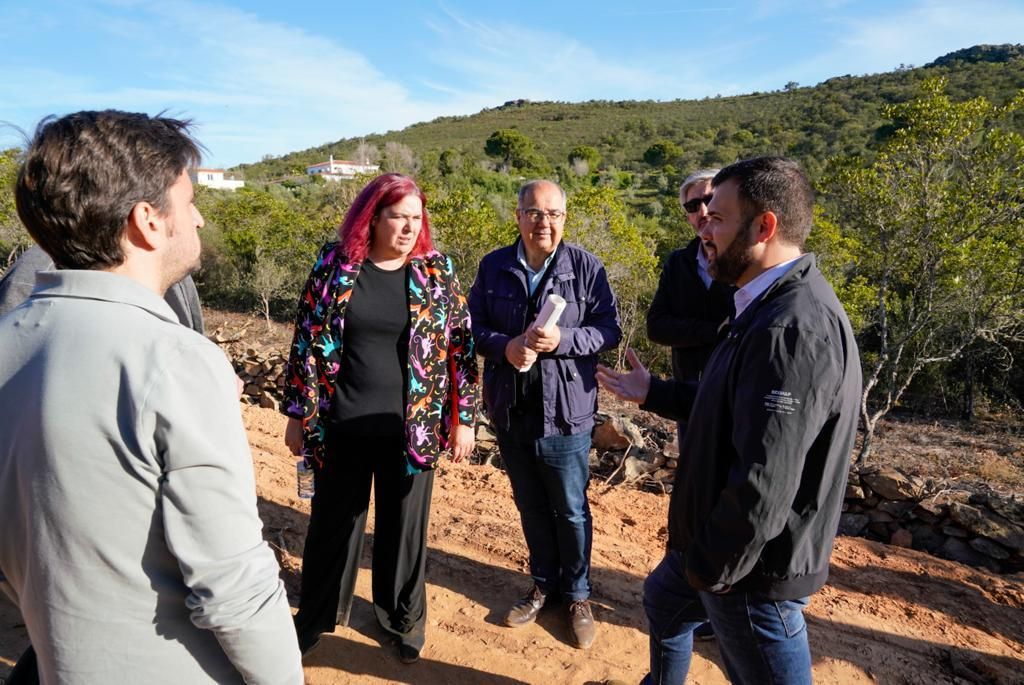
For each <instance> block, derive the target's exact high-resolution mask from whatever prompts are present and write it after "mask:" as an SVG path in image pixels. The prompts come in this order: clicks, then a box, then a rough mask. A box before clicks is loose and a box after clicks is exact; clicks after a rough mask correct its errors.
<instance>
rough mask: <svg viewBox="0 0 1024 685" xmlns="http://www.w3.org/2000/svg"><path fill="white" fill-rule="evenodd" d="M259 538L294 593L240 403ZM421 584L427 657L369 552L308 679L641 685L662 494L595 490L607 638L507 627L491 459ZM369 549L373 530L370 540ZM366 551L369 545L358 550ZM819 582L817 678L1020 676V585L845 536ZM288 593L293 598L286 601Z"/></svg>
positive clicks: (275, 509) (278, 424) (499, 488)
mask: <svg viewBox="0 0 1024 685" xmlns="http://www.w3.org/2000/svg"><path fill="white" fill-rule="evenodd" d="M245 417H246V422H247V424H248V426H249V429H250V440H251V442H252V445H253V454H254V458H255V464H256V471H257V479H258V483H259V489H260V492H259V494H260V507H261V511H262V514H263V517H264V521H265V523H266V536H267V539H268V540H270V542H271V543H272V544H273V545H274V546H275V548H277V549H278V551H279V556H280V558H281V560H282V564H283V567H284V574H285V579H286V582H287V583H288V586H289V590H290V591H291V592H292V593H293V595H294V592H295V590H296V589H297V578H298V575H297V574H298V572H299V566H300V565H299V556H300V552H301V548H302V539H303V535H304V532H305V525H306V517H307V513H308V504H307V503H306V502H303V501H300V500H298V499H296V497H295V495H294V472H293V470H292V468H293V462H292V460H291V458H290V457H289V456H288V455H287V452H286V451H285V449H284V448H283V446H282V439H281V431H282V430H283V420H282V419H281V418H280V416H279V415H277V414H275V413H273V412H271V411H269V410H261V409H256V408H250V407H247V408H246V409H245ZM438 476H439V477H438V479H437V481H436V485H435V491H434V503H433V513H432V522H431V534H430V559H429V562H428V570H427V579H428V595H429V625H428V633H427V647H426V648H425V650H424V652H423V659H422V660H421V662H420V663H418V664H416V665H414V666H404V665H402V664H401V663H400V662H399V661H398V659H397V657H396V655H395V652H394V648H393V647H391V646H390V645H389V644H386V643H385V644H384V645H381V640H383V639H384V638H383V635H382V633H381V631H380V630H379V629H378V628H377V626H376V624H375V622H374V619H373V617H372V611H371V610H370V605H369V603H368V598H369V593H370V582H369V581H370V574H369V570H368V563H367V561H368V556H366V557H365V558H364V561H363V568H364V571H363V572H362V573H361V575H360V579H359V583H358V587H357V594H358V598H357V602H356V605H355V607H354V609H353V618H352V625H351V626H350V627H348V628H339V629H338V630H337V631H336V632H335V633H334V634H333V635H330V636H326V637H325V639H324V641H323V643H322V645H321V646H320V647H319V648H318V649H317V650H316V651H314V652H313V653H312V654H310V655H309V656H308V657H307V658H306V666H307V669H306V674H307V678H308V681H309V682H310V683H312V684H313V685H321V684H323V685H327V684H341V683H360V684H361V683H427V684H430V685H434V684H441V683H459V684H460V685H461V684H470V683H481V684H482V683H495V684H497V685H512V684H513V683H538V684H543V685H559V684H561V683H573V684H582V683H593V682H600V681H602V680H603V679H604V678H607V677H610V676H615V677H620V678H623V679H625V680H627V681H630V682H636V681H639V679H640V677H641V676H642V675H643V673H644V672H645V670H646V668H645V663H646V659H647V636H646V633H645V630H644V620H643V616H642V612H641V609H640V597H641V592H642V585H643V579H644V577H645V575H646V573H647V571H648V570H649V569H650V568H651V567H652V566H653V565H654V564H655V563H656V561H657V560H658V558H659V556H660V551H661V550H662V548H663V546H664V544H665V535H666V533H665V510H666V506H667V498H665V497H661V496H658V495H653V494H648V493H641V492H636V491H633V490H629V489H624V488H607V487H605V486H603V485H601V484H600V483H599V482H597V481H594V482H592V484H591V502H592V508H593V514H594V554H593V563H594V570H593V581H594V586H595V595H594V600H595V602H596V604H597V609H596V615H597V618H598V620H599V622H600V633H599V635H598V639H597V642H596V643H595V645H594V647H593V648H592V649H591V650H589V651H587V652H583V651H579V650H576V649H573V648H572V647H570V646H569V644H568V643H567V641H566V635H565V630H566V627H565V619H564V616H563V615H562V612H561V610H560V608H558V607H553V608H552V609H550V610H546V611H545V613H544V614H542V616H541V619H540V620H539V621H538V623H537V624H535V625H532V626H528V627H526V628H523V629H519V630H513V629H509V628H505V627H504V626H502V625H501V622H500V619H501V616H502V613H503V611H504V610H505V608H506V607H507V605H508V603H509V602H511V601H512V600H513V599H514V598H515V597H516V596H517V595H519V594H520V593H521V592H522V591H523V590H524V589H526V587H527V585H528V579H527V578H526V576H525V574H524V569H525V550H524V546H523V542H522V535H521V533H520V529H519V524H518V519H517V515H516V512H515V508H514V506H513V504H512V500H511V494H510V489H509V486H508V481H507V479H506V478H505V476H504V474H503V473H502V472H500V471H497V470H495V469H493V468H491V467H488V466H468V465H458V464H448V465H445V466H444V467H443V468H442V469H441V472H440V473H439V474H438ZM368 538H369V540H372V535H371V536H368ZM367 551H368V550H367ZM832 566H833V567H832V577H831V581H830V583H829V585H828V586H826V587H825V588H824V589H823V590H822V591H821V592H819V593H818V594H817V595H816V596H815V597H814V598H813V599H812V602H811V605H810V608H809V610H808V622H809V631H810V640H811V649H812V653H813V656H814V677H815V682H817V683H826V684H827V683H862V682H880V683H927V684H928V685H934V684H938V683H964V682H979V683H982V682H995V683H1024V611H1022V609H1024V578H1022V577H1021V576H1020V575H1017V576H1014V577H1001V576H996V575H992V574H990V573H988V572H985V571H981V570H978V569H973V568H969V567H965V566H961V565H959V564H955V563H951V562H946V561H942V560H939V559H935V558H933V557H929V556H927V555H925V554H922V553H919V552H915V551H912V550H905V549H900V548H895V547H889V546H887V545H882V544H877V543H872V542H867V541H864V540H860V539H854V538H841V539H839V541H838V543H837V545H836V551H835V554H834V556H833V564H832ZM293 598H294V597H293ZM24 644H25V633H24V629H23V627H21V626H20V623H19V619H18V615H17V612H16V611H14V610H13V609H12V608H11V607H10V606H9V605H8V604H6V603H0V675H2V674H3V673H5V672H6V671H7V670H8V669H9V667H10V665H11V664H12V663H13V660H14V659H16V658H17V654H18V653H20V650H21V648H22V647H23V646H24ZM690 682H694V683H724V682H727V679H726V677H725V675H724V671H723V669H722V666H721V661H720V659H719V657H718V654H717V649H716V647H715V646H714V645H713V644H710V645H708V644H701V645H699V646H698V648H697V655H696V657H695V659H694V662H693V668H692V670H691V679H690Z"/></svg>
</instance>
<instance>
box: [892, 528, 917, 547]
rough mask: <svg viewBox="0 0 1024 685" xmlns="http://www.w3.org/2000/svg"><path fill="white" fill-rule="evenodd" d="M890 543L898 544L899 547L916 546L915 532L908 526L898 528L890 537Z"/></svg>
mask: <svg viewBox="0 0 1024 685" xmlns="http://www.w3.org/2000/svg"><path fill="white" fill-rule="evenodd" d="M889 544H890V545H896V546H897V547H913V546H914V534H913V533H911V532H910V531H909V530H907V529H906V528H897V529H896V531H895V532H894V533H893V534H892V537H890V538H889Z"/></svg>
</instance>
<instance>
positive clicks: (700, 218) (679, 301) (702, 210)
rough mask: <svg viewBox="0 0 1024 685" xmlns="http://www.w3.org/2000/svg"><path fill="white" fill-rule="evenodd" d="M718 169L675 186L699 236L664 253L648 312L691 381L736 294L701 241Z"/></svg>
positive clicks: (652, 334) (699, 633) (678, 371)
mask: <svg viewBox="0 0 1024 685" xmlns="http://www.w3.org/2000/svg"><path fill="white" fill-rule="evenodd" d="M717 173H718V169H701V170H699V171H695V172H693V173H692V174H690V175H689V176H687V177H686V180H684V181H683V183H682V185H681V186H679V204H680V206H681V207H682V208H683V212H685V214H686V221H687V223H689V224H690V226H692V227H693V230H694V232H695V233H696V234H697V235H695V236H694V238H693V240H691V241H690V242H689V243H688V244H687V245H686V247H684V248H682V249H679V250H675V251H674V252H672V254H670V255H669V256H668V259H667V260H666V261H665V266H664V268H663V269H662V271H661V279H660V280H659V281H658V290H657V291H656V292H655V293H654V299H653V300H652V301H651V308H650V309H649V310H648V312H647V337H648V338H650V340H651V342H655V343H658V344H659V345H668V346H669V347H671V348H672V376H673V377H674V378H675V379H676V380H677V381H679V382H681V383H691V384H694V385H696V383H697V382H698V381H699V380H700V375H701V373H702V372H703V371H704V365H705V364H707V361H708V357H710V356H711V351H712V350H713V349H714V348H715V339H716V336H717V335H718V329H719V327H720V326H721V325H722V323H723V322H725V321H727V320H728V319H729V317H730V316H732V312H733V304H732V296H733V293H734V292H736V288H734V287H733V286H731V285H726V284H725V283H720V282H718V281H713V280H712V279H711V275H710V274H709V273H708V258H707V255H706V254H705V252H704V245H703V244H702V243H701V239H700V230H701V228H703V226H704V224H706V223H707V221H708V203H710V202H711V179H713V178H714V177H715V174H717ZM676 433H677V441H678V442H677V444H679V445H682V444H683V435H684V434H685V433H686V419H685V418H684V419H680V420H679V421H678V422H677V424H676ZM693 636H694V638H695V639H697V640H712V639H714V637H715V632H714V629H713V628H712V627H711V623H710V622H706V623H704V624H703V625H702V626H700V627H699V628H697V629H696V630H695V631H694V633H693Z"/></svg>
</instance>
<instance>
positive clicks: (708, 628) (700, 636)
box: [693, 621, 715, 642]
mask: <svg viewBox="0 0 1024 685" xmlns="http://www.w3.org/2000/svg"><path fill="white" fill-rule="evenodd" d="M693 639H694V640H700V641H701V642H707V641H708V640H714V639H715V629H714V627H713V626H712V625H711V621H705V622H704V623H701V624H700V625H699V626H697V628H696V629H694V631H693Z"/></svg>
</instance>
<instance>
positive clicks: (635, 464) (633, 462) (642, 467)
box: [622, 457, 656, 480]
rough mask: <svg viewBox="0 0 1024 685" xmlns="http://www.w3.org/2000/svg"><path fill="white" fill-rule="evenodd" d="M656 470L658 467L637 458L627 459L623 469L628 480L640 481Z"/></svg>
mask: <svg viewBox="0 0 1024 685" xmlns="http://www.w3.org/2000/svg"><path fill="white" fill-rule="evenodd" d="M655 470H656V467H653V466H651V465H650V464H648V463H647V462H646V461H643V460H642V459H637V458H636V457H626V462H625V465H624V466H623V467H622V473H623V475H624V476H625V478H626V480H639V479H640V478H642V477H644V476H646V475H647V474H648V473H651V472H652V471H655Z"/></svg>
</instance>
